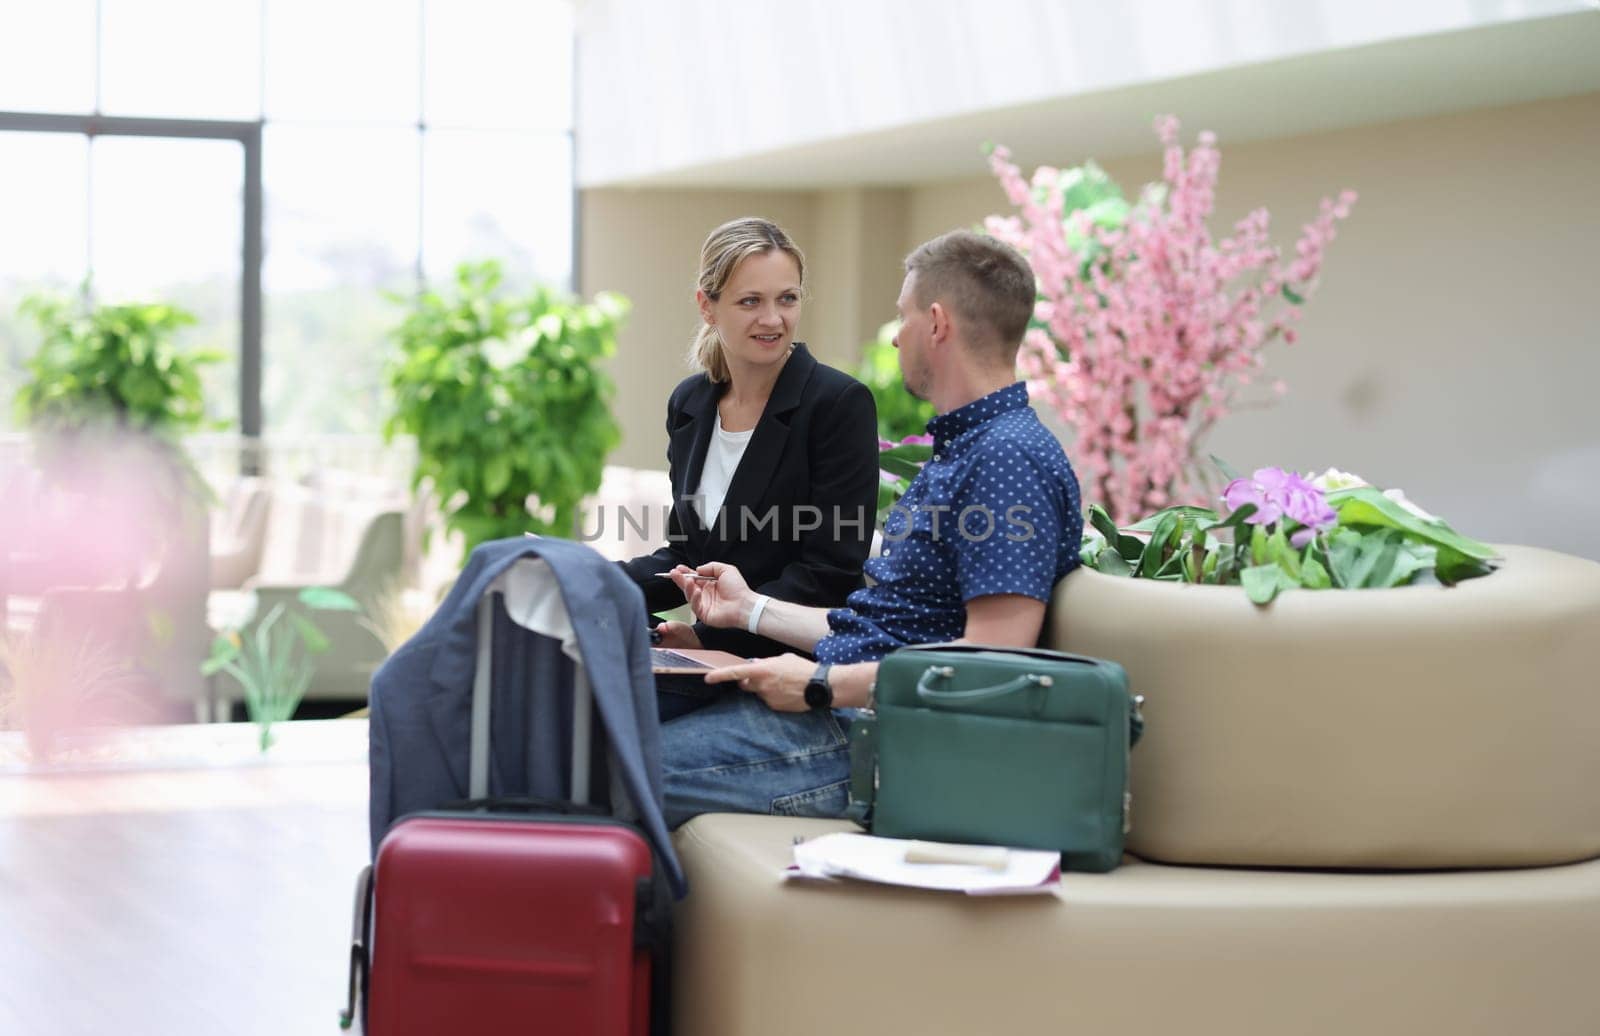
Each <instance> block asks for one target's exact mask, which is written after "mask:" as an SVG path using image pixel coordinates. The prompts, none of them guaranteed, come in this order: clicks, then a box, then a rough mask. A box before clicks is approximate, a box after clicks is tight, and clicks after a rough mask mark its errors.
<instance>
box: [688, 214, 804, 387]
mask: <svg viewBox="0 0 1600 1036" xmlns="http://www.w3.org/2000/svg"><path fill="white" fill-rule="evenodd" d="M772 251H778V252H783V253H784V254H785V255H788V256H789V257H790V258H792V259H793V260H794V264H795V266H796V267H797V268H798V269H799V271H800V286H801V287H802V288H804V287H805V283H806V257H805V256H804V255H802V254H801V252H800V247H799V246H798V245H796V244H795V243H794V241H793V240H792V239H791V238H790V237H789V235H788V234H787V233H786V232H785V231H784V229H783V228H782V227H780V226H778V225H777V224H776V223H774V222H772V221H771V220H766V219H756V218H755V217H745V218H744V219H736V220H732V221H730V222H728V223H724V224H722V226H720V227H718V228H717V229H715V230H713V231H712V232H711V234H710V236H708V237H707V238H706V243H705V244H704V245H701V246H700V280H699V282H698V283H697V284H696V287H697V288H699V289H700V290H701V291H703V292H705V294H706V298H708V299H710V300H711V301H713V302H715V301H716V300H717V299H718V297H720V296H721V295H722V289H723V288H725V287H727V285H728V278H729V277H732V276H733V271H734V268H735V267H737V266H738V265H739V264H740V263H741V262H743V261H744V260H745V259H747V258H749V257H750V256H752V255H763V254H765V253H767V252H772ZM689 366H690V367H691V368H693V369H694V370H700V371H705V372H706V377H708V378H710V379H711V380H712V381H714V382H723V381H727V380H728V361H727V359H726V358H725V357H724V356H723V354H722V336H721V335H720V334H718V333H717V329H716V328H715V327H712V326H711V325H710V324H707V323H702V324H701V325H700V329H699V330H698V331H696V332H695V335H694V340H693V341H691V342H690V343H689Z"/></svg>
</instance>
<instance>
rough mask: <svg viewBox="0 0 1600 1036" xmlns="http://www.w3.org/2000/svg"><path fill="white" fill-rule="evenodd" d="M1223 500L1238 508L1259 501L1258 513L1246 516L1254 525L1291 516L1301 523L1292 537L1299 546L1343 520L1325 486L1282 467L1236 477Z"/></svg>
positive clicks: (1233, 507)
mask: <svg viewBox="0 0 1600 1036" xmlns="http://www.w3.org/2000/svg"><path fill="white" fill-rule="evenodd" d="M1222 500H1223V503H1225V504H1227V505H1228V509H1229V510H1235V511H1236V510H1238V509H1239V508H1240V507H1242V506H1244V505H1245V504H1255V505H1256V513H1255V514H1253V515H1251V516H1250V517H1249V518H1247V519H1245V521H1246V522H1247V523H1248V524H1250V525H1271V524H1273V523H1274V522H1277V521H1278V520H1279V519H1281V518H1284V517H1288V518H1290V519H1291V520H1293V521H1294V522H1295V523H1296V524H1298V525H1300V526H1301V528H1299V529H1296V530H1295V532H1294V534H1293V535H1292V536H1290V537H1289V542H1290V543H1291V544H1293V545H1294V546H1295V547H1296V548H1297V549H1298V548H1300V547H1304V546H1305V545H1306V544H1307V543H1310V542H1311V539H1312V537H1314V536H1316V535H1317V534H1318V533H1319V532H1326V531H1327V530H1328V529H1331V528H1333V527H1334V526H1335V525H1337V524H1338V523H1339V515H1338V512H1336V511H1335V510H1334V509H1333V508H1332V507H1329V506H1328V498H1327V496H1326V495H1325V494H1324V493H1323V492H1322V490H1320V489H1318V488H1317V487H1316V486H1314V485H1312V484H1311V483H1310V482H1308V481H1306V480H1305V479H1304V478H1301V477H1300V476H1299V475H1296V474H1294V473H1293V472H1288V471H1284V470H1283V469H1282V468H1258V469H1256V471H1255V472H1253V473H1252V474H1251V476H1250V477H1249V478H1247V479H1244V478H1236V479H1234V480H1233V481H1232V482H1229V483H1228V486H1227V488H1226V489H1224V490H1223V491H1222Z"/></svg>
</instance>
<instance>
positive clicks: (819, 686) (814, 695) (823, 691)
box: [806, 662, 833, 709]
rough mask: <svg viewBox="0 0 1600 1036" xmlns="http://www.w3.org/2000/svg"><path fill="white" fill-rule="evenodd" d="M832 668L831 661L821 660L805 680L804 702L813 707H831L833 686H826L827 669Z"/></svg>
mask: <svg viewBox="0 0 1600 1036" xmlns="http://www.w3.org/2000/svg"><path fill="white" fill-rule="evenodd" d="M832 668H833V665H832V663H829V662H823V663H822V664H821V665H819V666H817V671H816V672H814V673H812V674H811V679H809V680H807V681H806V704H807V705H809V706H810V707H811V708H813V709H831V708H833V688H832V687H829V686H828V670H830V669H832Z"/></svg>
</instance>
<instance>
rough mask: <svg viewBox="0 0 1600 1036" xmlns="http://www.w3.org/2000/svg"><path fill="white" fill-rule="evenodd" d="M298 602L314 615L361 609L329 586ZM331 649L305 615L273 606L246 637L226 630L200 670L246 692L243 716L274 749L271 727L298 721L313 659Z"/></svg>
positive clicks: (306, 592)
mask: <svg viewBox="0 0 1600 1036" xmlns="http://www.w3.org/2000/svg"><path fill="white" fill-rule="evenodd" d="M299 602H300V604H302V605H304V606H305V607H306V608H307V609H309V610H311V611H344V612H354V611H359V610H360V605H359V604H357V603H356V601H355V599H354V598H352V597H351V596H350V595H349V594H346V593H343V592H341V591H339V590H334V589H332V588H330V587H308V588H306V589H304V590H302V591H300V594H299ZM329 647H330V644H329V642H328V638H327V637H326V636H324V635H323V633H322V631H321V630H320V629H318V628H317V625H316V623H314V622H312V621H311V620H310V619H309V618H307V617H306V616H305V615H303V614H301V613H300V612H298V611H295V610H292V609H289V608H286V607H285V606H284V604H283V603H282V602H280V603H278V604H275V605H273V607H272V610H271V611H269V612H267V615H266V618H264V619H262V620H261V621H260V622H259V623H257V624H256V625H255V626H253V627H251V628H250V629H249V630H248V632H245V633H241V632H240V631H239V630H227V631H225V632H223V633H220V634H218V635H217V638H216V639H215V640H214V641H212V644H211V657H210V658H208V659H206V660H205V662H203V663H202V664H201V666H200V672H201V673H203V674H204V675H206V676H214V675H215V674H217V673H227V674H228V675H229V676H231V677H233V678H234V679H235V680H237V681H238V683H239V686H240V688H242V689H243V691H244V704H245V711H246V712H247V713H248V714H249V716H250V720H251V722H253V723H256V724H258V725H259V726H260V727H261V750H262V751H263V752H265V751H266V750H267V749H268V748H269V747H271V745H272V724H274V723H277V722H280V721H285V720H288V719H290V718H292V717H293V716H294V710H295V709H296V708H298V707H299V705H300V699H301V698H303V697H304V696H305V693H306V688H307V687H308V686H310V684H311V677H312V674H313V672H314V671H315V669H314V666H313V663H312V657H313V656H315V655H320V654H322V653H323V652H325V651H327V650H328V648H329Z"/></svg>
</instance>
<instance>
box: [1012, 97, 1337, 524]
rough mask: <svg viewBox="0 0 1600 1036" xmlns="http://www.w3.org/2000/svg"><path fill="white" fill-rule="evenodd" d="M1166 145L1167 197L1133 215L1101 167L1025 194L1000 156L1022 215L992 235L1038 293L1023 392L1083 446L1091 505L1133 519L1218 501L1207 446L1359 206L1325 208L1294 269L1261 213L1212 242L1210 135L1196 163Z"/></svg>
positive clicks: (1170, 138)
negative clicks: (1204, 456) (1026, 266)
mask: <svg viewBox="0 0 1600 1036" xmlns="http://www.w3.org/2000/svg"><path fill="white" fill-rule="evenodd" d="M1156 132H1157V134H1158V135H1159V137H1160V139H1161V142H1162V144H1163V146H1164V147H1165V163H1164V170H1163V182H1162V183H1160V184H1154V185H1151V186H1150V187H1147V188H1146V189H1145V191H1144V193H1143V195H1142V197H1141V199H1140V201H1139V202H1138V204H1137V205H1135V206H1132V207H1130V206H1128V205H1127V204H1126V203H1125V202H1123V201H1122V200H1121V195H1120V192H1119V191H1118V190H1117V188H1116V185H1115V184H1114V183H1111V182H1110V181H1109V180H1108V179H1107V178H1105V176H1104V174H1103V173H1101V172H1100V171H1099V170H1098V169H1097V168H1096V167H1095V166H1094V165H1093V164H1092V163H1091V164H1089V165H1087V166H1084V167H1082V168H1079V169H1069V170H1058V169H1055V168H1052V167H1049V166H1041V167H1039V168H1038V169H1037V170H1036V171H1035V172H1034V175H1033V179H1032V181H1031V182H1029V181H1027V180H1024V179H1023V177H1022V174H1021V172H1020V170H1019V169H1018V168H1017V166H1016V165H1015V164H1013V163H1012V161H1011V156H1010V153H1009V152H1008V151H1007V150H1006V149H1005V148H1003V147H996V148H995V149H994V150H993V151H992V152H991V154H990V167H991V169H992V170H993V172H994V174H995V176H996V177H998V178H999V180H1000V183H1001V186H1002V187H1003V188H1004V189H1005V192H1006V196H1007V198H1008V199H1009V200H1010V201H1011V203H1012V204H1013V205H1015V206H1016V207H1017V209H1018V213H1017V214H1016V215H1011V216H991V217H989V218H988V219H987V220H986V221H985V226H986V228H987V229H988V231H989V232H990V233H991V234H993V235H994V236H996V237H998V238H1000V239H1001V240H1003V241H1006V242H1008V243H1010V244H1011V245H1013V246H1015V247H1016V248H1017V249H1019V250H1020V251H1021V252H1022V253H1023V254H1024V255H1026V256H1027V257H1028V261H1029V263H1030V264H1031V265H1032V267H1033V270H1034V273H1035V275H1036V276H1037V278H1038V282H1039V301H1038V305H1037V307H1036V309H1035V314H1034V315H1035V320H1034V326H1033V327H1032V328H1031V329H1030V330H1029V332H1028V335H1027V337H1026V339H1025V340H1024V343H1023V348H1022V352H1021V355H1020V357H1019V366H1020V368H1021V371H1022V374H1023V377H1024V378H1026V380H1027V382H1028V389H1029V393H1030V395H1032V397H1033V398H1035V399H1038V400H1041V401H1043V402H1044V403H1045V404H1046V405H1048V406H1049V407H1050V408H1051V409H1052V410H1053V411H1054V412H1055V413H1056V414H1057V416H1058V417H1059V418H1060V419H1061V421H1062V422H1063V423H1064V424H1066V425H1067V426H1069V427H1070V428H1071V429H1072V430H1073V433H1074V442H1073V449H1072V456H1073V461H1074V464H1075V466H1076V467H1077V468H1078V471H1079V475H1080V477H1082V478H1083V480H1084V488H1085V494H1084V495H1085V499H1088V500H1098V501H1101V502H1102V503H1103V504H1104V506H1105V507H1106V509H1107V510H1108V511H1109V512H1110V514H1111V515H1113V516H1116V517H1120V518H1124V519H1126V518H1129V517H1131V516H1132V515H1134V514H1137V513H1140V512H1142V511H1144V510H1147V509H1149V508H1159V507H1164V506H1166V505H1168V504H1169V503H1171V502H1173V501H1174V500H1184V499H1195V498H1196V497H1199V496H1204V495H1209V493H1208V492H1207V491H1206V490H1207V487H1206V485H1205V483H1204V479H1205V475H1204V473H1202V472H1200V470H1199V466H1198V464H1197V463H1196V462H1197V459H1198V457H1199V456H1200V446H1201V443H1202V441H1203V439H1204V438H1205V436H1206V434H1207V433H1208V432H1209V431H1210V430H1211V428H1212V427H1213V426H1214V425H1215V424H1216V422H1217V421H1218V420H1220V419H1221V418H1223V417H1225V416H1227V414H1228V413H1229V412H1230V411H1231V410H1232V409H1233V408H1234V405H1235V396H1236V393H1237V392H1238V390H1239V389H1240V388H1241V387H1243V386H1246V385H1249V384H1250V383H1251V380H1252V379H1253V378H1255V377H1256V376H1257V375H1258V373H1259V372H1260V370H1261V368H1262V366H1263V361H1262V356H1261V353H1262V349H1263V347H1264V346H1265V345H1266V344H1267V343H1268V342H1271V341H1272V340H1273V339H1275V338H1278V337H1280V336H1281V337H1282V338H1283V339H1284V341H1286V342H1290V343H1292V342H1293V341H1294V340H1295V332H1294V328H1293V326H1292V325H1293V324H1294V323H1295V322H1296V321H1298V320H1299V318H1300V306H1301V304H1302V303H1304V302H1305V301H1306V300H1307V299H1309V298H1310V297H1311V295H1312V293H1313V291H1314V289H1315V286H1316V282H1317V278H1318V275H1319V274H1320V272H1321V270H1322V263H1323V257H1324V253H1325V252H1326V249H1327V246H1328V244H1329V242H1331V241H1332V240H1333V238H1334V236H1335V224H1336V223H1337V222H1338V221H1339V220H1342V219H1344V218H1346V217H1347V216H1348V215H1349V214H1350V207H1351V206H1352V205H1353V204H1354V203H1355V200H1356V195H1355V193H1354V192H1353V191H1344V192H1342V193H1341V194H1340V195H1339V196H1338V197H1337V198H1325V199H1323V201H1322V206H1321V212H1320V214H1319V215H1318V217H1317V218H1316V219H1315V220H1313V221H1312V222H1310V223H1308V224H1306V225H1305V226H1304V227H1303V228H1302V233H1301V236H1300V239H1299V241H1297V242H1296V244H1295V250H1294V256H1293V258H1290V259H1287V260H1286V259H1285V257H1283V256H1282V255H1281V254H1280V251H1279V249H1278V248H1276V247H1275V246H1273V245H1272V243H1271V242H1270V240H1269V239H1268V226H1269V216H1268V214H1267V211H1266V210H1265V209H1259V208H1258V209H1256V210H1255V211H1253V212H1251V213H1250V214H1249V215H1247V216H1246V217H1244V218H1243V219H1242V220H1240V221H1239V222H1238V223H1237V224H1236V225H1235V226H1234V229H1233V233H1232V235H1230V236H1228V237H1225V238H1223V239H1222V240H1220V241H1213V240H1212V237H1211V232H1210V230H1209V229H1208V227H1207V220H1208V219H1209V218H1210V216H1211V214H1212V211H1213V208H1214V204H1215V192H1216V185H1217V175H1218V170H1219V168H1220V166H1221V155H1220V153H1219V152H1218V150H1217V147H1216V138H1215V136H1214V135H1213V134H1211V133H1201V134H1200V136H1199V139H1198V143H1197V144H1196V146H1195V147H1194V149H1193V150H1192V151H1189V152H1188V153H1187V154H1186V153H1185V152H1184V149H1183V146H1182V144H1181V143H1180V142H1179V137H1178V120H1177V119H1175V118H1173V117H1171V116H1163V117H1161V118H1159V119H1157V120H1156ZM1276 387H1277V389H1278V391H1279V392H1281V391H1282V385H1281V383H1279V385H1278V386H1276Z"/></svg>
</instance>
